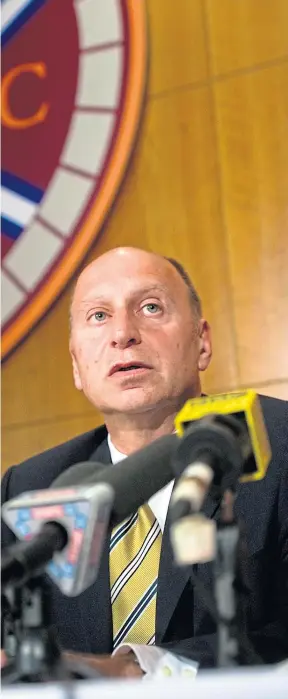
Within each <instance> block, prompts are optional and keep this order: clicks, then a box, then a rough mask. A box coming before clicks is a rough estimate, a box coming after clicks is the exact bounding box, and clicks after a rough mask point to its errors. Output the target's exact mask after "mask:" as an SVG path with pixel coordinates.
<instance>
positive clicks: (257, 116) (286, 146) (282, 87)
mask: <svg viewBox="0 0 288 699" xmlns="http://www.w3.org/2000/svg"><path fill="white" fill-rule="evenodd" d="M215 95H216V103H217V117H218V130H219V131H218V133H219V144H220V163H221V173H222V184H223V201H224V212H225V220H226V227H227V236H228V241H229V253H230V264H231V277H232V280H233V306H234V315H235V329H236V339H237V355H238V366H239V382H240V383H241V384H243V383H248V384H250V383H251V382H257V383H258V382H261V381H265V380H267V377H269V378H270V379H271V380H272V379H273V380H275V379H276V378H279V379H280V378H281V379H284V378H286V377H287V375H288V352H287V347H288V271H287V270H288V208H287V201H288V199H287V197H288V139H287V119H288V64H287V65H286V64H283V65H282V66H277V67H273V68H269V69H266V70H263V71H259V72H258V71H257V72H255V73H250V74H248V75H242V76H239V77H234V78H233V79H230V80H226V81H223V82H221V83H219V84H217V85H216V86H215ZM285 350H286V351H285Z"/></svg>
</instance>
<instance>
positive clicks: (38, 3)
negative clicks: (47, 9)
mask: <svg viewBox="0 0 288 699" xmlns="http://www.w3.org/2000/svg"><path fill="white" fill-rule="evenodd" d="M45 2H46V0H27V3H26V5H25V6H23V7H22V8H20V10H19V12H18V13H17V14H16V15H14V17H11V21H10V22H9V23H8V24H7V26H6V28H5V29H4V30H3V34H2V35H1V44H2V48H3V46H4V45H5V44H6V43H7V41H9V40H10V39H12V37H13V36H14V35H15V34H16V33H17V32H18V31H19V29H21V28H22V27H23V25H24V24H26V22H28V20H29V19H31V17H33V15H34V14H35V13H36V12H38V10H40V8H41V7H42V5H44V3H45ZM3 4H4V3H2V5H3Z"/></svg>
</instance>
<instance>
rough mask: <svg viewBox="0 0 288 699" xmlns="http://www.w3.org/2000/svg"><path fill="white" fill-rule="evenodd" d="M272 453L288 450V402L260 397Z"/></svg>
mask: <svg viewBox="0 0 288 699" xmlns="http://www.w3.org/2000/svg"><path fill="white" fill-rule="evenodd" d="M259 399H260V403H261V408H262V412H263V416H264V421H265V425H266V429H267V432H268V435H269V439H270V442H271V447H272V452H273V451H274V450H275V449H276V448H277V450H279V448H280V450H283V451H285V450H287V449H288V401H286V400H280V399H279V398H271V397H270V396H263V395H260V396H259Z"/></svg>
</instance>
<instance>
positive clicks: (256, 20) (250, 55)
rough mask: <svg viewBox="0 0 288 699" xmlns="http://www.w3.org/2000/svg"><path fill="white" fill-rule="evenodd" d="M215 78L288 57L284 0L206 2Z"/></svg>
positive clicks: (287, 7) (287, 9)
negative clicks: (222, 74)
mask: <svg viewBox="0 0 288 699" xmlns="http://www.w3.org/2000/svg"><path fill="white" fill-rule="evenodd" d="M205 3H206V11H207V19H208V26H209V36H210V46H209V49H210V55H211V62H212V69H213V74H214V75H220V74H221V73H229V72H230V71H233V70H240V69H243V68H251V67H252V66H255V65H257V64H261V63H265V62H267V61H274V60H277V59H279V58H283V57H285V56H286V57H287V56H288V31H287V27H288V2H287V0H205Z"/></svg>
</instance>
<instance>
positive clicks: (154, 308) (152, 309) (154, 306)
mask: <svg viewBox="0 0 288 699" xmlns="http://www.w3.org/2000/svg"><path fill="white" fill-rule="evenodd" d="M143 309H146V310H147V311H148V314H151V315H153V314H154V313H157V312H158V311H160V310H161V309H160V306H158V303H146V304H145V306H143Z"/></svg>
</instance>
